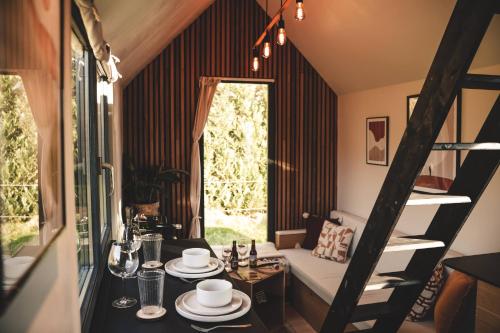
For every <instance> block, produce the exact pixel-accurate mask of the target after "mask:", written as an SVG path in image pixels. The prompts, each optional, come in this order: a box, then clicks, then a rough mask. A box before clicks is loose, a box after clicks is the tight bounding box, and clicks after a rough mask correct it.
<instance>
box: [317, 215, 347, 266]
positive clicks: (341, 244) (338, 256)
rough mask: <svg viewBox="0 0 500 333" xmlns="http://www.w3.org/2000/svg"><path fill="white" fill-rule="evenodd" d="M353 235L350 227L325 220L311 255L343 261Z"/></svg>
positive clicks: (345, 258) (345, 259)
mask: <svg viewBox="0 0 500 333" xmlns="http://www.w3.org/2000/svg"><path fill="white" fill-rule="evenodd" d="M353 236H354V230H353V229H352V228H350V227H347V226H339V225H336V224H334V223H332V222H328V221H325V222H324V223H323V228H322V229H321V233H320V235H319V238H318V245H317V246H316V247H315V248H314V250H313V251H312V255H313V256H316V257H320V258H324V259H329V260H334V261H337V262H340V263H345V262H346V261H347V253H348V251H349V246H350V245H351V241H352V238H353Z"/></svg>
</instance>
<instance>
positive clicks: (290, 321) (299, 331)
mask: <svg viewBox="0 0 500 333" xmlns="http://www.w3.org/2000/svg"><path fill="white" fill-rule="evenodd" d="M285 329H286V332H287V333H316V331H315V330H314V329H313V328H312V327H311V325H309V324H308V323H307V321H306V320H305V319H304V318H303V317H302V316H301V315H300V314H299V313H298V312H297V311H295V309H294V308H293V307H292V306H291V305H290V304H288V303H287V304H286V305H285Z"/></svg>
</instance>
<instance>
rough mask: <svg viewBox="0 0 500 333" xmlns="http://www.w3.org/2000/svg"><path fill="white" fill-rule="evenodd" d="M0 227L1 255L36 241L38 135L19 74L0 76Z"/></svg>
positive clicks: (13, 252)
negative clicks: (0, 236) (0, 237)
mask: <svg viewBox="0 0 500 333" xmlns="http://www.w3.org/2000/svg"><path fill="white" fill-rule="evenodd" d="M0 113H1V117H0V119H1V122H0V156H1V158H0V159H1V160H0V222H1V223H0V226H1V228H2V229H1V232H0V234H1V235H2V254H3V255H4V256H9V257H14V256H16V254H18V253H19V252H20V251H21V250H22V249H23V248H24V247H26V246H30V245H31V246H35V245H37V244H38V241H39V237H38V236H39V211H38V210H39V205H38V200H39V196H38V192H39V191H38V134H37V128H36V124H35V121H34V119H33V114H32V113H31V109H30V106H29V103H28V98H27V96H26V91H25V89H24V85H23V81H22V79H21V77H20V76H19V75H0Z"/></svg>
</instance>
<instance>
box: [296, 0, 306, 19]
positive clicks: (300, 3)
mask: <svg viewBox="0 0 500 333" xmlns="http://www.w3.org/2000/svg"><path fill="white" fill-rule="evenodd" d="M305 18H306V12H305V11H304V0H297V3H296V5H295V19H296V20H297V21H302V20H304V19H305Z"/></svg>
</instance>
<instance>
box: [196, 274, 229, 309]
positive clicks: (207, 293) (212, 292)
mask: <svg viewBox="0 0 500 333" xmlns="http://www.w3.org/2000/svg"><path fill="white" fill-rule="evenodd" d="M232 298H233V285H232V284H231V282H229V281H226V280H219V279H209V280H205V281H201V282H200V283H198V284H197V285H196V300H197V301H198V303H200V304H201V305H203V306H206V307H209V308H216V307H220V306H224V305H227V304H229V303H230V302H231V299H232Z"/></svg>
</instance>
